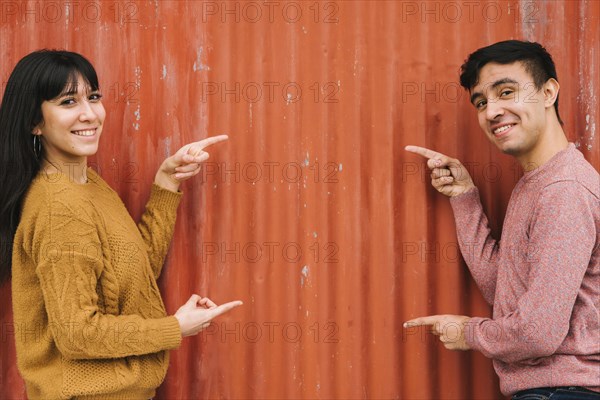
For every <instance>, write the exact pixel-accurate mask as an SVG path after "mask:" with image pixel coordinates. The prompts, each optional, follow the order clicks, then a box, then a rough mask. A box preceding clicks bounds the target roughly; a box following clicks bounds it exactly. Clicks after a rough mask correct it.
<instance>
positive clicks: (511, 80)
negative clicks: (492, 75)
mask: <svg viewBox="0 0 600 400" xmlns="http://www.w3.org/2000/svg"><path fill="white" fill-rule="evenodd" d="M505 83H514V84H518V83H519V82H517V81H515V80H514V79H511V78H502V79H498V80H497V81H495V82H494V83H492V84H491V85H490V88H492V89H495V88H497V87H498V86H500V85H504V84H505ZM479 96H483V93H481V92H475V93H473V94H472V95H471V104H473V102H474V101H475V99H476V98H477V97H479Z"/></svg>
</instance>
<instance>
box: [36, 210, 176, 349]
mask: <svg viewBox="0 0 600 400" xmlns="http://www.w3.org/2000/svg"><path fill="white" fill-rule="evenodd" d="M92 212H94V211H90V210H89V208H85V207H81V206H79V205H77V204H69V203H68V202H65V201H58V200H51V201H49V202H48V203H44V205H42V206H40V207H39V209H38V211H37V213H35V215H34V217H33V218H32V219H31V220H30V221H29V223H31V224H35V225H33V226H35V227H34V228H33V234H32V235H31V238H30V239H29V240H31V243H29V244H27V245H26V247H28V248H30V249H31V258H32V259H33V261H34V262H35V264H36V274H37V277H38V279H39V282H40V286H41V289H42V294H43V298H44V304H45V308H46V314H47V318H48V326H49V329H50V332H51V334H52V339H53V341H54V342H55V344H56V346H57V348H58V350H59V351H60V352H61V354H62V355H63V356H64V357H65V358H67V359H108V358H121V357H127V356H133V355H142V354H150V353H156V352H159V351H162V350H168V349H173V348H176V347H178V346H179V344H180V342H181V330H180V327H179V323H178V322H177V319H176V318H175V317H173V316H169V317H161V318H150V319H148V318H143V317H141V316H139V315H112V314H108V313H103V312H102V309H103V307H102V306H101V305H100V304H99V301H98V299H99V296H98V294H97V292H96V290H97V288H98V280H99V279H100V278H101V275H102V274H103V271H104V263H105V262H106V256H105V254H103V250H102V245H101V240H100V238H99V235H98V229H97V227H96V224H95V222H94V218H93V215H91V213H92ZM117 285H118V284H117V283H116V282H112V283H110V285H109V286H108V287H107V289H108V290H112V291H114V292H117V289H118V288H117Z"/></svg>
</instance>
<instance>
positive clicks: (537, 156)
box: [516, 122, 569, 172]
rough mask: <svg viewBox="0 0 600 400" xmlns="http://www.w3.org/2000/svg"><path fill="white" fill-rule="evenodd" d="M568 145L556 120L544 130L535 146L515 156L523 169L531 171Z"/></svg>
mask: <svg viewBox="0 0 600 400" xmlns="http://www.w3.org/2000/svg"><path fill="white" fill-rule="evenodd" d="M568 146H569V141H568V140H567V137H566V136H565V133H564V131H563V129H562V126H561V125H560V124H558V122H557V123H556V124H555V125H553V126H552V127H551V128H550V129H549V131H547V132H545V133H544V134H543V136H542V137H541V138H540V140H539V141H538V143H537V145H536V146H535V148H533V149H532V150H531V151H530V152H528V153H527V154H524V155H521V156H516V159H517V161H519V163H520V164H521V167H522V168H523V171H525V172H528V171H533V170H534V169H537V168H539V167H541V166H542V165H544V164H545V163H547V162H548V161H550V159H551V158H552V157H554V156H555V155H556V154H558V153H560V152H561V151H563V150H564V149H566V148H567V147H568Z"/></svg>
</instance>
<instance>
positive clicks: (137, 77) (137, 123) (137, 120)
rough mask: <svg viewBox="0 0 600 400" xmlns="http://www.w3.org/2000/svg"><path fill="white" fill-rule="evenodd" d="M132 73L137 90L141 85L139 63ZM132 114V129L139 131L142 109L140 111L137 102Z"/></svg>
mask: <svg viewBox="0 0 600 400" xmlns="http://www.w3.org/2000/svg"><path fill="white" fill-rule="evenodd" d="M133 73H134V75H135V87H136V88H137V90H138V91H139V90H140V88H141V87H142V68H141V67H140V66H139V65H138V66H136V67H135V69H134V70H133ZM133 115H134V116H135V122H134V123H133V124H132V125H133V129H135V130H136V131H139V130H140V122H141V120H142V111H141V108H140V103H139V102H138V104H137V107H136V109H135V111H134V112H133Z"/></svg>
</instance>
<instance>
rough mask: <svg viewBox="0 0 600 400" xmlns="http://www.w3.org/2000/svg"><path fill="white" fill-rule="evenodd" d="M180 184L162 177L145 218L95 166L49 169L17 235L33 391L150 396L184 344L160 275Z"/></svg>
mask: <svg viewBox="0 0 600 400" xmlns="http://www.w3.org/2000/svg"><path fill="white" fill-rule="evenodd" d="M180 196H181V194H180V193H174V192H171V191H168V190H165V189H162V188H160V187H159V186H156V185H153V187H152V192H151V195H150V199H149V201H148V204H147V205H146V211H145V212H144V214H143V216H142V218H141V221H140V222H139V223H138V224H137V226H136V224H135V223H134V221H133V220H132V219H131V217H130V215H129V213H128V212H127V210H126V209H125V206H124V205H123V203H122V202H121V200H120V199H119V197H118V196H117V194H116V193H115V192H114V191H113V190H112V189H111V188H110V187H109V186H108V185H107V184H106V182H104V181H103V180H102V179H101V178H100V177H99V176H98V174H96V173H95V172H94V171H93V170H91V169H88V183H87V184H84V185H80V184H76V183H74V182H70V181H69V178H68V177H67V176H66V175H63V174H53V175H45V174H43V173H41V174H40V175H38V177H37V178H36V179H35V180H34V181H33V183H32V184H31V186H30V188H29V191H28V193H27V195H26V198H25V201H24V205H23V211H22V216H21V221H20V224H19V226H18V228H17V232H16V235H15V240H14V247H13V267H12V270H13V272H12V296H13V311H14V323H15V340H16V348H17V364H18V367H19V371H20V373H21V375H22V376H23V379H24V380H25V383H26V386H27V395H28V397H29V398H30V399H31V400H34V399H70V398H77V399H149V398H151V397H152V396H154V394H155V389H156V388H157V387H158V386H159V385H160V384H161V383H162V381H163V379H164V377H165V374H166V371H167V367H168V364H169V356H168V351H166V350H169V349H173V348H176V347H178V346H179V344H180V342H181V330H180V327H179V323H178V322H177V319H176V318H175V317H173V316H170V317H167V316H166V312H165V307H164V304H163V302H162V299H161V297H160V292H159V290H158V286H157V284H156V279H157V278H158V276H159V274H160V271H161V268H162V265H163V262H164V258H165V256H166V253H167V250H168V247H169V243H170V241H171V237H172V235H173V228H174V224H175V217H176V212H177V206H178V204H179V200H180Z"/></svg>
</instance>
